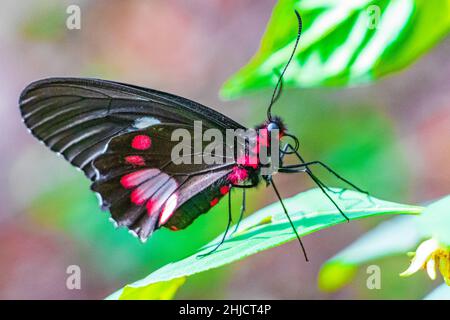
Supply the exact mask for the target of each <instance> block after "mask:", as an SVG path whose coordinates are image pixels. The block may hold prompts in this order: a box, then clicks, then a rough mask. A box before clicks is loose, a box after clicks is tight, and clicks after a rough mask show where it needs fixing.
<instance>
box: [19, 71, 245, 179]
mask: <svg viewBox="0 0 450 320" xmlns="http://www.w3.org/2000/svg"><path fill="white" fill-rule="evenodd" d="M19 103H20V110H21V113H22V117H23V120H24V122H25V124H26V126H27V127H28V128H29V129H30V131H31V133H32V134H33V135H34V136H36V137H37V138H38V139H39V140H41V141H42V142H44V143H45V144H46V145H47V146H48V147H49V148H50V149H52V150H53V151H55V152H57V153H60V154H62V155H63V156H64V157H65V158H66V159H67V160H68V161H69V162H70V163H72V164H73V165H75V166H77V167H79V168H80V169H82V170H83V171H84V172H85V174H86V175H87V176H88V177H89V178H90V179H91V180H94V178H95V170H94V168H93V166H92V162H93V160H94V159H96V158H97V157H98V156H99V155H100V154H102V153H103V152H104V151H105V150H106V147H107V144H108V142H109V141H110V140H111V139H112V138H113V137H117V136H119V135H121V134H124V133H126V132H130V131H136V130H141V129H143V128H146V127H149V126H152V125H154V124H157V123H174V124H187V125H192V123H193V122H194V121H195V120H197V121H202V124H203V127H204V128H205V129H207V128H218V129H219V130H222V131H224V130H225V129H227V128H230V129H237V128H243V127H242V126H241V125H239V124H238V123H236V122H234V121H233V120H231V119H229V118H227V117H226V116H224V115H222V114H220V113H218V112H216V111H214V110H212V109H210V108H208V107H205V106H203V105H201V104H198V103H196V102H193V101H191V100H188V99H185V98H182V97H178V96H175V95H171V94H168V93H164V92H160V91H156V90H152V89H147V88H141V87H138V86H133V85H127V84H122V83H118V82H112V81H105V80H97V79H83V78H79V79H78V78H51V79H44V80H40V81H37V82H34V83H32V84H30V85H29V86H28V87H27V88H25V90H24V91H23V92H22V94H21V96H20V101H19Z"/></svg>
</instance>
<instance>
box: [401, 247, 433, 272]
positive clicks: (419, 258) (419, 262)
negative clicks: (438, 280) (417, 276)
mask: <svg viewBox="0 0 450 320" xmlns="http://www.w3.org/2000/svg"><path fill="white" fill-rule="evenodd" d="M437 249H439V243H438V242H437V241H436V240H435V239H429V240H426V241H424V242H422V243H421V244H420V245H419V247H418V248H417V250H416V255H415V256H414V258H413V259H412V261H411V264H410V266H409V268H408V269H406V270H405V271H404V272H402V273H401V274H400V276H401V277H408V276H410V275H412V274H413V273H416V272H417V271H419V270H420V269H421V268H422V267H423V266H424V265H425V263H426V262H427V261H428V260H429V259H430V257H431V255H432V253H433V252H434V251H435V250H437Z"/></svg>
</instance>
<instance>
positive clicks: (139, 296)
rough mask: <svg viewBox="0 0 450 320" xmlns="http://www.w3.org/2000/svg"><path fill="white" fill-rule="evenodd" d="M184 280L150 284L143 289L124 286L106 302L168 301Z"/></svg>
mask: <svg viewBox="0 0 450 320" xmlns="http://www.w3.org/2000/svg"><path fill="white" fill-rule="evenodd" d="M185 281H186V278H178V279H173V280H170V281H164V282H157V283H151V284H149V285H146V286H143V287H137V288H136V287H133V286H131V285H130V286H125V288H123V289H121V290H119V291H117V292H115V293H113V294H112V295H110V296H109V297H108V298H106V299H107V300H170V299H172V298H173V296H174V295H175V293H176V292H177V290H178V288H179V287H180V286H181V285H182V284H183V283H184V282H185Z"/></svg>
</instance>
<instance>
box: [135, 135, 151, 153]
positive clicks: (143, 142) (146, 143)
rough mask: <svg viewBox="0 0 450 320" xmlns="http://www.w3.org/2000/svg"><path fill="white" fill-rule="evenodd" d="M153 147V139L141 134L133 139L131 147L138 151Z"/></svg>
mask: <svg viewBox="0 0 450 320" xmlns="http://www.w3.org/2000/svg"><path fill="white" fill-rule="evenodd" d="M151 145H152V139H150V137H149V136H147V135H144V134H140V135H137V136H135V137H134V138H133V140H132V141H131V147H132V148H133V149H137V150H147V149H148V148H150V147H151Z"/></svg>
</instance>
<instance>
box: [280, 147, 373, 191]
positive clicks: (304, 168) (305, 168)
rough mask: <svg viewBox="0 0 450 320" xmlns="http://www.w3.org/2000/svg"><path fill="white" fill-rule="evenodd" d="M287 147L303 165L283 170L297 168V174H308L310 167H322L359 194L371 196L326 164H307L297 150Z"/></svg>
mask: <svg viewBox="0 0 450 320" xmlns="http://www.w3.org/2000/svg"><path fill="white" fill-rule="evenodd" d="M286 146H287V147H289V148H290V149H291V150H292V151H293V152H294V153H295V155H296V156H297V158H298V159H299V160H300V161H301V164H300V165H293V166H285V167H282V169H283V170H285V169H289V168H296V169H299V170H298V171H297V172H308V170H309V166H312V165H320V166H321V167H323V168H325V169H326V170H327V171H328V172H329V173H331V174H332V175H334V176H335V177H336V178H337V179H339V180H341V181H342V182H344V183H346V184H347V185H349V186H351V187H352V188H353V189H355V190H357V191H359V192H361V193H364V194H366V195H369V193H368V192H367V191H365V190H362V189H361V188H359V187H358V186H356V185H355V184H354V183H352V182H350V181H349V180H347V179H345V178H344V177H342V176H341V175H340V174H338V173H337V172H336V171H335V170H333V169H331V168H330V167H329V166H328V165H326V164H325V163H323V162H322V161H317V160H315V161H311V162H306V161H305V160H304V159H303V157H302V156H301V155H300V153H299V152H298V151H297V150H295V149H294V148H293V147H292V146H291V145H290V144H287V145H286ZM283 155H284V154H283ZM309 171H311V170H309ZM316 178H317V177H316ZM322 185H323V186H325V185H324V184H322ZM325 187H326V186H325ZM326 189H327V190H328V191H331V192H334V193H336V192H335V191H333V190H331V189H329V188H328V187H326Z"/></svg>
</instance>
